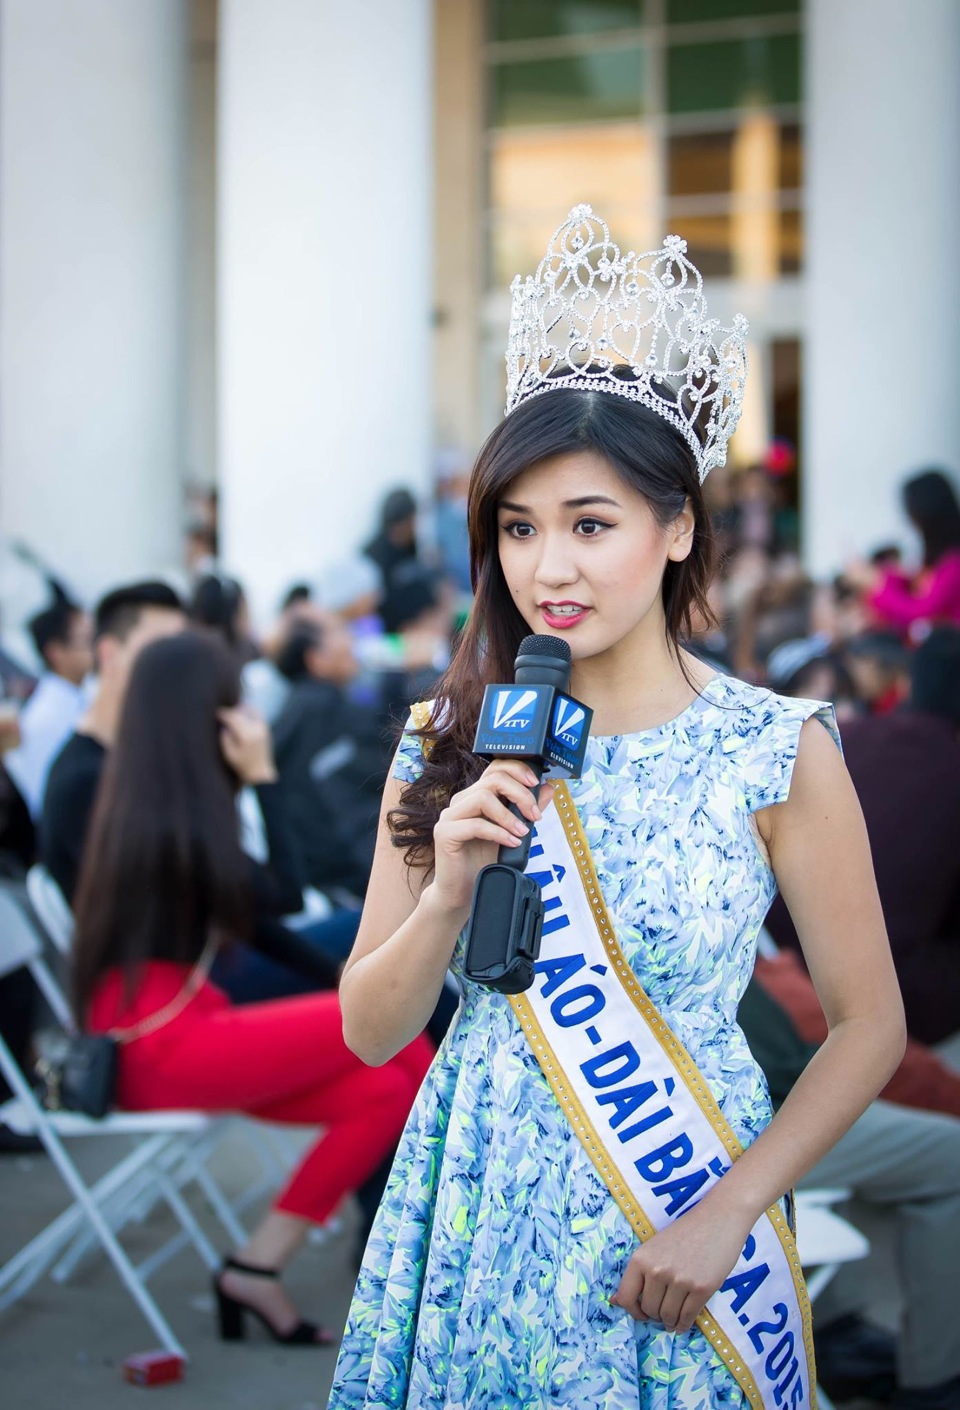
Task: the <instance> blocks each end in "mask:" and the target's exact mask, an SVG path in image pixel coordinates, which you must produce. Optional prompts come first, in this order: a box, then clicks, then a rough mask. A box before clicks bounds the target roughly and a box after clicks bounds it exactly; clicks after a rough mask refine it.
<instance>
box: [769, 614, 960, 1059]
mask: <svg viewBox="0 0 960 1410" xmlns="http://www.w3.org/2000/svg"><path fill="white" fill-rule="evenodd" d="M841 736H842V740H843V751H844V757H845V758H846V762H847V768H848V769H849V771H850V775H851V777H852V779H853V782H854V785H855V787H856V790H857V796H858V797H859V799H860V806H861V807H862V809H863V813H864V817H865V819H866V824H867V833H868V835H869V838H870V847H871V850H872V853H873V861H874V867H875V869H876V874H877V885H878V889H879V892H880V900H881V904H882V906H883V914H884V919H885V921H886V926H887V933H888V935H889V937H890V946H891V949H892V951H893V957H894V962H895V964H896V967H897V976H898V978H899V980H900V988H901V990H902V993H903V1001H904V1008H905V1010H906V1016H907V1028H908V1031H909V1033H910V1036H911V1037H912V1038H914V1039H916V1040H918V1041H920V1042H923V1043H928V1044H943V1043H945V1042H947V1043H948V1049H947V1051H948V1054H955V1056H956V1061H957V1063H958V1065H960V1036H958V1035H960V848H958V846H957V838H958V837H960V630H958V629H957V628H955V627H938V628H936V629H935V630H934V631H933V632H931V633H930V635H929V636H928V637H927V639H926V640H925V641H924V642H923V643H922V645H921V646H920V647H919V648H918V650H917V652H916V654H915V656H914V658H913V661H912V667H911V692H910V698H909V701H908V702H907V703H906V704H905V705H904V706H903V707H902V708H901V709H899V710H894V711H892V712H889V713H887V714H878V715H869V716H861V717H859V718H855V719H845V720H844V721H843V723H842V725H841ZM767 924H768V926H769V928H770V930H771V933H772V934H773V936H774V938H775V940H776V941H777V943H778V944H779V945H781V946H784V945H789V946H790V947H791V948H796V940H795V932H794V930H793V927H792V925H791V923H790V921H789V917H788V915H787V912H786V907H785V906H784V904H783V902H782V900H780V899H779V898H777V900H775V901H774V903H773V906H772V908H771V910H770V914H769V916H768V919H767Z"/></svg>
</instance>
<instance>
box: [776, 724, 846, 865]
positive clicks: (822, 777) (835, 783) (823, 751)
mask: <svg viewBox="0 0 960 1410" xmlns="http://www.w3.org/2000/svg"><path fill="white" fill-rule="evenodd" d="M851 810H853V812H854V813H855V814H856V815H857V817H859V815H860V806H859V803H858V800H857V795H856V791H855V789H854V787H853V782H852V780H851V778H850V775H849V773H848V772H847V766H846V764H845V763H844V762H843V755H842V754H841V752H840V750H839V748H838V747H837V742H836V740H835V739H834V738H833V737H832V735H831V734H830V731H829V730H828V729H827V728H826V727H825V726H824V724H823V723H822V721H821V720H820V719H818V718H817V716H815V715H813V716H811V717H810V718H809V719H807V720H805V721H804V722H803V724H802V726H801V728H800V738H799V742H798V744H797V757H796V760H795V762H794V765H793V773H792V776H791V779H790V791H789V793H788V794H787V797H786V798H785V799H784V801H783V802H782V803H777V804H774V805H773V806H771V807H768V808H761V809H760V810H759V811H758V812H757V815H756V817H757V825H758V827H759V829H760V833H761V836H762V837H763V839H764V841H765V842H766V843H767V845H768V846H769V845H771V844H772V843H773V842H774V841H775V839H776V838H777V836H778V834H779V835H782V833H783V832H784V831H785V830H786V829H787V828H789V827H791V826H794V825H799V824H805V823H816V822H817V821H818V820H819V821H820V822H821V823H825V822H829V821H831V820H835V819H836V818H837V816H838V814H839V815H840V816H845V817H848V818H849V816H850V811H851Z"/></svg>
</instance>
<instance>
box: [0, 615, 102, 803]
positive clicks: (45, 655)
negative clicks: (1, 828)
mask: <svg viewBox="0 0 960 1410" xmlns="http://www.w3.org/2000/svg"><path fill="white" fill-rule="evenodd" d="M28 625H29V630H30V635H31V636H32V638H33V641H34V645H35V646H36V650H37V655H38V656H39V658H40V659H41V660H42V661H43V663H44V670H43V672H42V674H41V676H40V678H39V680H38V681H37V684H36V687H35V689H34V690H33V692H32V694H31V696H30V699H29V700H28V701H27V702H26V704H25V705H24V706H23V709H22V710H21V711H20V743H19V745H18V746H17V747H16V748H15V749H13V750H11V751H10V753H9V754H7V755H6V757H5V761H4V762H5V764H6V767H7V771H8V773H9V774H10V777H11V778H12V779H13V781H14V783H15V784H16V786H17V788H18V789H19V791H20V794H21V796H22V798H23V800H24V802H25V803H26V805H27V807H28V808H29V810H30V815H31V817H32V818H33V819H34V821H35V822H37V821H39V819H40V813H41V809H42V806H43V795H44V793H45V792H46V787H47V776H48V774H49V772H50V767H51V765H52V763H53V761H54V759H55V758H56V756H57V755H58V754H59V753H60V750H61V749H62V748H63V746H64V744H65V743H66V741H67V739H68V738H69V737H70V735H71V734H72V733H73V731H74V727H75V726H76V723H77V721H78V720H79V718H80V716H81V715H82V714H83V711H84V708H85V706H86V704H87V697H86V695H85V693H84V690H83V684H84V681H85V680H86V679H87V677H88V676H89V674H90V672H91V670H92V669H93V640H92V625H91V621H90V617H89V615H88V614H87V613H86V612H85V611H84V610H83V608H81V607H78V606H77V605H76V604H75V603H73V602H69V601H67V600H66V599H61V600H58V601H57V602H54V603H53V605H52V606H50V607H48V608H46V609H45V611H43V612H39V613H38V614H37V615H36V616H35V617H33V618H31V620H30V622H29V624H28Z"/></svg>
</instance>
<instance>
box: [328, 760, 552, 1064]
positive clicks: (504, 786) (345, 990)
mask: <svg viewBox="0 0 960 1410" xmlns="http://www.w3.org/2000/svg"><path fill="white" fill-rule="evenodd" d="M531 782H532V783H535V782H536V777H535V776H534V775H533V774H532V773H531V772H530V770H529V769H527V768H526V767H525V766H524V765H523V764H520V763H517V762H513V763H507V762H505V761H499V762H497V763H494V764H491V765H490V767H489V768H488V769H487V770H486V771H485V773H484V774H483V776H482V777H481V778H480V779H479V780H478V782H477V783H475V784H473V785H472V787H470V788H466V789H464V790H463V791H462V792H461V793H458V794H455V795H454V797H453V798H451V800H450V804H449V806H448V807H447V808H445V809H444V810H443V812H442V813H441V815H440V818H439V821H438V822H437V825H436V827H435V828H434V850H435V867H434V870H433V872H432V873H431V874H430V875H427V873H425V872H424V871H412V870H410V868H408V867H407V865H406V863H405V862H404V859H403V852H402V851H401V850H400V849H398V848H396V847H394V846H393V844H392V842H391V839H390V833H389V829H388V827H387V821H386V820H387V816H388V814H389V813H390V811H391V809H393V808H395V807H396V806H397V804H398V803H399V801H400V795H401V792H402V789H403V785H402V784H401V783H398V782H397V780H396V779H393V778H391V779H389V780H388V781H387V786H386V788H385V789H384V794H383V805H382V808H381V811H380V829H379V833H378V837H377V848H376V852H375V854H374V859H373V870H372V872H371V875H370V885H369V886H368V888H367V897H366V901H365V903H364V907H363V916H362V917H361V920H360V929H359V931H358V932H357V940H356V944H355V945H354V948H353V952H352V954H351V956H350V959H349V960H348V961H347V964H346V967H345V969H344V972H343V978H342V979H341V981H340V1007H341V1009H342V1011H343V1033H344V1038H345V1040H346V1043H347V1046H348V1047H349V1048H351V1049H352V1051H353V1052H355V1053H356V1054H357V1056H358V1057H360V1058H362V1059H363V1061H364V1062H367V1063H370V1064H372V1065H374V1066H379V1065H380V1064H381V1063H384V1062H387V1061H389V1059H390V1058H391V1057H393V1056H394V1054H395V1053H398V1052H399V1051H400V1049H401V1048H403V1047H405V1046H406V1045H407V1043H409V1042H411V1041H412V1040H413V1039H414V1038H415V1037H416V1035H417V1034H418V1033H421V1032H422V1031H423V1029H424V1027H425V1026H426V1022H427V1019H428V1018H429V1017H430V1015H431V1014H432V1013H433V1010H434V1007H435V1006H436V1002H437V999H438V997H439V994H440V989H441V987H442V985H443V979H444V975H445V974H446V972H447V967H448V966H449V964H450V958H451V956H452V954H453V950H454V946H455V945H456V943H457V936H458V935H459V933H460V931H461V930H462V929H463V926H464V925H465V924H466V922H467V919H468V918H469V915H470V902H471V899H472V896H473V884H474V881H475V879H476V875H477V872H478V871H479V870H480V868H481V867H483V866H486V865H487V864H488V863H489V862H495V861H496V859H497V848H498V847H500V846H508V847H512V846H515V845H516V842H517V839H518V837H519V836H522V835H523V833H524V832H525V831H526V827H525V825H524V824H522V823H520V822H518V820H517V819H516V818H515V817H514V816H513V814H512V813H510V812H509V811H508V809H507V807H506V805H505V803H504V801H503V800H504V799H509V800H511V801H513V802H516V803H517V804H519V806H520V808H521V810H522V811H523V813H524V815H525V817H527V818H528V819H529V821H530V823H533V822H535V821H536V819H537V818H538V817H539V816H540V810H539V808H538V807H537V805H536V804H535V803H534V801H533V796H532V794H531V792H530V788H529V784H530V783H531ZM549 797H550V790H549V785H545V786H544V788H542V789H541V792H540V803H541V805H543V806H545V805H546V801H547V799H548V798H549Z"/></svg>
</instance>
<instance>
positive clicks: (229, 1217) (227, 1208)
mask: <svg viewBox="0 0 960 1410" xmlns="http://www.w3.org/2000/svg"><path fill="white" fill-rule="evenodd" d="M186 1160H187V1162H188V1163H189V1166H190V1173H191V1175H192V1177H193V1179H194V1180H196V1182H197V1184H198V1185H199V1186H200V1188H201V1190H202V1191H203V1193H204V1195H205V1196H206V1199H207V1203H208V1204H209V1205H210V1208H211V1209H212V1210H213V1212H214V1214H215V1215H216V1216H217V1218H218V1219H219V1220H220V1223H221V1224H222V1225H223V1227H224V1229H225V1230H226V1233H227V1235H228V1237H229V1239H230V1242H231V1243H232V1244H234V1245H235V1246H236V1247H238V1248H242V1247H243V1245H244V1244H245V1243H246V1241H247V1231H246V1229H245V1228H244V1227H243V1225H242V1224H241V1223H240V1220H239V1219H238V1218H237V1214H236V1211H235V1210H234V1208H233V1207H232V1206H231V1205H230V1203H229V1201H228V1200H227V1199H226V1198H225V1196H224V1194H223V1191H222V1190H221V1189H220V1186H219V1185H218V1184H217V1182H216V1180H214V1178H213V1176H212V1175H211V1174H210V1171H209V1170H208V1169H207V1167H206V1166H205V1165H204V1163H203V1161H202V1160H201V1159H199V1158H198V1157H197V1156H196V1155H195V1154H194V1152H193V1151H188V1152H187V1156H186Z"/></svg>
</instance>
